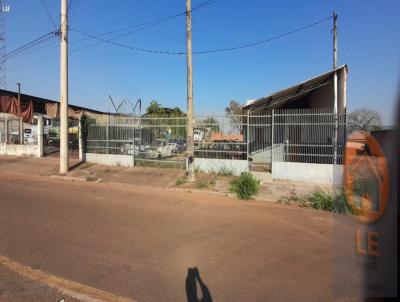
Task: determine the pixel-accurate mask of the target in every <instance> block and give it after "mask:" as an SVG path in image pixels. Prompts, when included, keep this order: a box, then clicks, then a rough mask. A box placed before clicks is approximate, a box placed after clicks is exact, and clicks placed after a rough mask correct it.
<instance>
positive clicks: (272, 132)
mask: <svg viewBox="0 0 400 302" xmlns="http://www.w3.org/2000/svg"><path fill="white" fill-rule="evenodd" d="M274 118H275V117H274V109H272V111H271V170H272V161H273V160H274V156H273V152H274Z"/></svg>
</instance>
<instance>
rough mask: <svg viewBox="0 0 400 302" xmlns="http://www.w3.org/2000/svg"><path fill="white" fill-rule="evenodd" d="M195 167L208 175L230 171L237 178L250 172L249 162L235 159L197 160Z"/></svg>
mask: <svg viewBox="0 0 400 302" xmlns="http://www.w3.org/2000/svg"><path fill="white" fill-rule="evenodd" d="M194 167H195V169H196V170H199V171H202V172H206V173H218V172H221V171H230V172H231V173H232V175H236V176H239V175H240V174H241V173H242V172H246V171H249V163H248V162H247V160H235V159H213V158H195V159H194Z"/></svg>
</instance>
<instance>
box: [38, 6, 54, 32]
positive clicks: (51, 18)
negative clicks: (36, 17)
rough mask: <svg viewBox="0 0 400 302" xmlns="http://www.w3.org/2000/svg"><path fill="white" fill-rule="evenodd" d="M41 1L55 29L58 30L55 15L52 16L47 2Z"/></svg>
mask: <svg viewBox="0 0 400 302" xmlns="http://www.w3.org/2000/svg"><path fill="white" fill-rule="evenodd" d="M40 2H41V3H42V6H43V9H44V10H45V12H46V14H47V16H48V17H49V19H50V22H51V24H53V27H54V30H55V31H57V26H56V23H55V22H54V20H53V17H52V16H51V14H50V12H49V10H48V9H47V6H46V4H45V3H44V1H43V0H40Z"/></svg>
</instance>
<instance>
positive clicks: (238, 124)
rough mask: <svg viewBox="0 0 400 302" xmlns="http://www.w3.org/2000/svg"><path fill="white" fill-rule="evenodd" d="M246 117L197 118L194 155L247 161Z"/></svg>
mask: <svg viewBox="0 0 400 302" xmlns="http://www.w3.org/2000/svg"><path fill="white" fill-rule="evenodd" d="M246 124H247V116H245V115H224V116H197V117H196V118H195V122H194V135H193V140H194V147H195V149H194V154H195V157H197V158H214V159H241V160H247V154H248V152H247V151H248V150H247V148H248V144H247V142H246V141H245V140H244V134H243V133H244V130H245V128H246Z"/></svg>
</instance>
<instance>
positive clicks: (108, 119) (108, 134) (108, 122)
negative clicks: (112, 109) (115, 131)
mask: <svg viewBox="0 0 400 302" xmlns="http://www.w3.org/2000/svg"><path fill="white" fill-rule="evenodd" d="M109 128H110V113H107V127H106V141H107V154H108V153H110V152H109V151H110V150H109V149H110V133H109V131H110V129H109Z"/></svg>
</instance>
